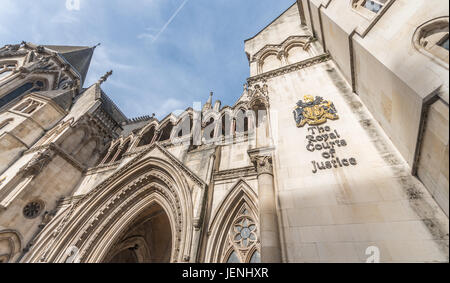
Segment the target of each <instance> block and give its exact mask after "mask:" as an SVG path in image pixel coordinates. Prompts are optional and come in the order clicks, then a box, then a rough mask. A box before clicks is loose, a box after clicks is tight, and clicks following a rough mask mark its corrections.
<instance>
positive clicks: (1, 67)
mask: <svg viewBox="0 0 450 283" xmlns="http://www.w3.org/2000/svg"><path fill="white" fill-rule="evenodd" d="M16 67H17V65H16V63H0V81H1V80H3V79H5V78H7V77H9V76H10V75H12V74H13V71H14V70H15V69H16Z"/></svg>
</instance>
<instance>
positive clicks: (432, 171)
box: [0, 0, 449, 262]
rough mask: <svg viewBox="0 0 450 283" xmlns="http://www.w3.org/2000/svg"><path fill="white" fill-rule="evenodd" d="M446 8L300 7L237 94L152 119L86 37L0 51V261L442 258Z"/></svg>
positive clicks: (338, 3) (426, 4) (267, 32)
mask: <svg viewBox="0 0 450 283" xmlns="http://www.w3.org/2000/svg"><path fill="white" fill-rule="evenodd" d="M448 5H449V4H448V2H447V1H443V0H430V1H406V0H374V1H368V0H367V1H366V0H299V1H297V2H296V3H294V4H293V5H292V6H291V7H289V8H288V9H287V10H286V11H285V12H284V13H283V14H282V15H280V16H279V17H278V18H276V19H275V20H274V21H273V22H272V23H270V24H269V25H268V26H267V27H266V28H264V29H263V30H262V31H261V32H259V33H258V34H257V35H255V36H254V37H252V38H250V39H248V40H246V41H245V52H246V54H247V56H248V60H249V66H250V77H249V78H248V80H247V83H246V85H245V87H244V90H243V93H242V95H241V96H240V98H239V99H238V100H237V101H236V103H235V104H234V105H231V106H223V105H221V103H220V101H215V102H214V101H213V100H212V97H210V99H209V100H208V101H207V102H206V103H205V104H204V105H201V107H198V108H199V109H192V108H188V109H187V110H186V111H185V112H184V113H182V114H180V115H174V114H170V115H168V116H167V117H165V118H164V119H162V120H161V121H160V120H158V119H156V118H155V117H142V118H136V119H128V118H127V117H125V115H123V114H122V112H121V111H120V110H119V108H118V107H117V106H116V105H115V104H114V103H113V102H112V101H111V100H110V99H109V98H108V96H107V94H106V93H104V92H103V91H102V89H101V84H102V83H105V80H106V79H107V78H108V75H110V74H107V75H106V76H105V77H103V78H101V79H100V81H99V82H98V83H95V84H93V85H91V86H88V87H83V82H84V80H85V77H86V73H87V71H88V68H89V64H90V60H91V58H92V56H93V55H94V49H95V48H90V47H74V46H40V45H35V44H32V43H27V42H23V43H21V44H17V45H6V46H5V47H3V48H2V49H0V107H1V108H0V110H1V112H0V261H1V262H260V261H261V262H366V261H377V257H379V260H380V261H381V262H447V261H448V258H449V255H448V253H449V252H448V244H449V236H448V233H449V221H448V213H449V177H448V172H449V171H448V164H449V162H448V160H449V153H448V136H449V129H448V127H449V126H448V123H449V109H448V103H449V88H448V86H449V83H448V68H449V57H448V54H449V51H448V48H449V35H448V21H449V14H448V8H449V6H448ZM186 106H189V102H186ZM194 108H196V107H194Z"/></svg>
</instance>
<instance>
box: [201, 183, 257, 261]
mask: <svg viewBox="0 0 450 283" xmlns="http://www.w3.org/2000/svg"><path fill="white" fill-rule="evenodd" d="M257 211H258V209H257V196H256V194H255V193H254V192H253V190H252V189H251V187H250V186H249V185H248V184H247V183H246V182H245V181H244V180H240V181H239V182H238V183H237V184H236V185H235V186H234V187H233V188H232V189H231V191H230V193H229V194H228V196H227V197H226V198H225V199H224V200H223V201H222V203H221V204H220V206H219V208H218V209H217V211H216V213H215V214H214V218H213V220H212V222H211V225H210V228H209V234H210V237H211V239H210V240H209V243H210V244H209V246H208V248H207V252H206V260H207V261H208V262H235V261H236V262H241V263H245V262H250V261H251V260H252V258H253V257H254V256H257V254H256V252H257V253H258V254H259V246H260V240H259V231H258V225H257V223H258V213H257ZM233 260H235V261H233Z"/></svg>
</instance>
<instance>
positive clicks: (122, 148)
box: [115, 140, 131, 161]
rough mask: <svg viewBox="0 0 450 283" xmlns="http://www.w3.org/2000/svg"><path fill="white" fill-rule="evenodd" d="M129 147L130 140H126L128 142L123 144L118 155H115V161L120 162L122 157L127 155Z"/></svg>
mask: <svg viewBox="0 0 450 283" xmlns="http://www.w3.org/2000/svg"><path fill="white" fill-rule="evenodd" d="M130 145H131V140H128V141H127V142H126V143H125V145H123V146H121V150H120V152H119V155H117V158H116V160H115V161H120V160H122V158H123V155H124V154H125V153H127V151H128V149H129V148H130Z"/></svg>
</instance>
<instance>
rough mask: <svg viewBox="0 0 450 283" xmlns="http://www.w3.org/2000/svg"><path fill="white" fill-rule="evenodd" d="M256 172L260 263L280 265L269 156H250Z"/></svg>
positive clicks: (271, 167)
mask: <svg viewBox="0 0 450 283" xmlns="http://www.w3.org/2000/svg"><path fill="white" fill-rule="evenodd" d="M251 158H252V162H253V164H254V165H255V166H256V170H257V172H258V198H259V233H260V238H261V262H262V263H281V262H282V259H281V245H280V234H279V231H278V217H277V209H276V203H275V199H276V198H275V188H274V181H273V166H272V157H271V155H258V154H257V155H253V156H251Z"/></svg>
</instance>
